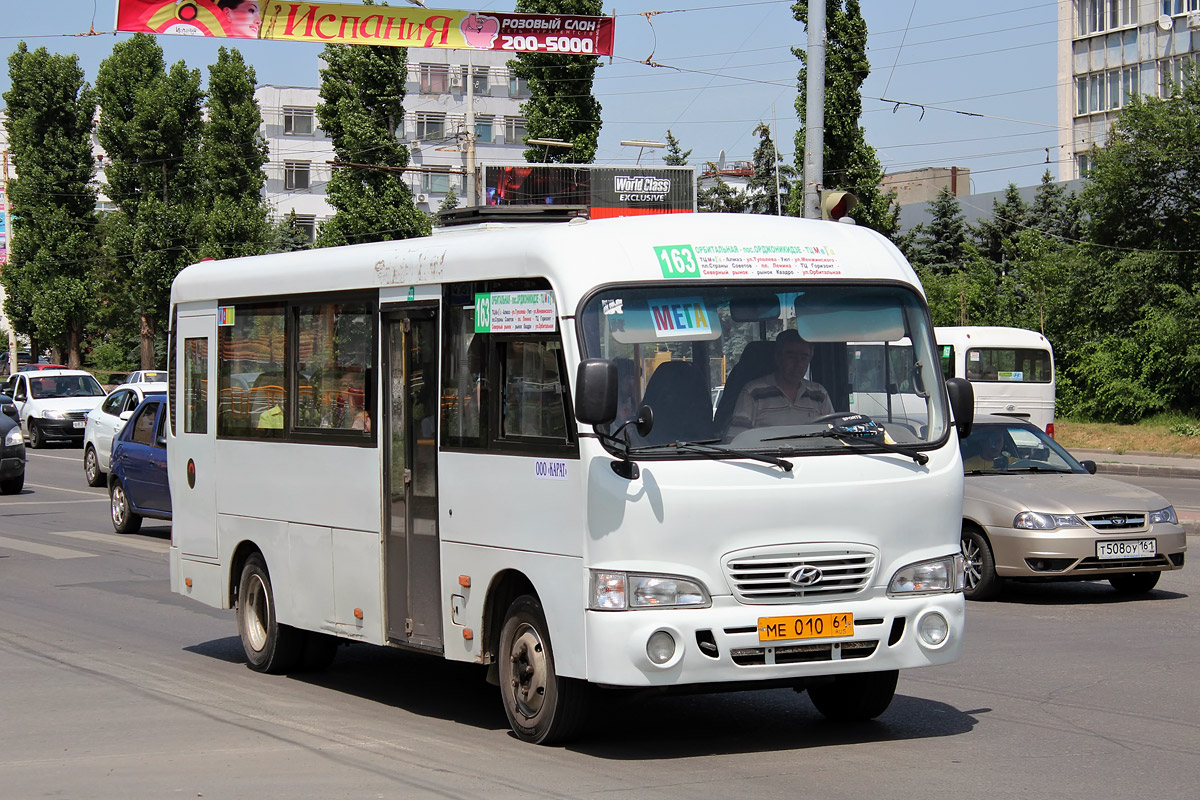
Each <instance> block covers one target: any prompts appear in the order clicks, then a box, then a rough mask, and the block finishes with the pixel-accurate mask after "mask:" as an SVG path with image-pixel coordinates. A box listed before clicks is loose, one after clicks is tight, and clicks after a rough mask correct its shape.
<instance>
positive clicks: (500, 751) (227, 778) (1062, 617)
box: [0, 449, 1200, 800]
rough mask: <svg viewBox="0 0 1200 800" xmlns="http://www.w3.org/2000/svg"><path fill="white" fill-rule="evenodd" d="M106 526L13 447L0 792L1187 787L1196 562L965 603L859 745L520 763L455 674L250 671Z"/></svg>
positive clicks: (718, 700)
mask: <svg viewBox="0 0 1200 800" xmlns="http://www.w3.org/2000/svg"><path fill="white" fill-rule="evenodd" d="M1139 482H1140V481H1139ZM1156 488H1157V487H1156ZM1166 488H1167V489H1168V490H1169V491H1175V487H1174V486H1167V487H1166ZM1159 490H1160V491H1161V489H1159ZM1182 491H1184V492H1185V495H1180V496H1181V497H1183V496H1187V495H1186V492H1188V491H1190V492H1193V493H1194V492H1195V487H1191V488H1190V489H1188V488H1186V487H1185V488H1184V489H1182ZM1164 493H1166V492H1164ZM1168 496H1169V497H1170V496H1171V495H1169V494H1168ZM1191 496H1194V494H1193V495H1191ZM107 511H108V509H107V497H106V495H105V493H104V491H103V490H102V489H88V488H87V486H86V484H85V483H84V480H83V472H82V465H81V463H80V451H79V450H76V449H54V450H46V451H38V452H36V453H31V454H30V464H29V472H28V477H27V482H26V491H25V492H24V493H22V494H21V495H19V496H15V497H0V713H2V715H3V716H2V719H3V724H0V796H3V797H5V798H9V797H11V798H35V797H51V796H53V797H68V798H130V797H138V798H142V797H145V798H161V797H193V798H194V797H204V798H250V797H253V798H264V799H265V798H289V800H295V799H296V798H333V797H337V798H366V797H399V798H426V797H429V798H434V797H436V798H480V797H487V798H510V797H511V798H522V800H528V798H540V797H578V798H608V797H635V798H640V797H653V798H656V799H657V798H671V799H673V798H679V800H697V798H708V797H753V798H760V797H762V798H774V797H779V798H808V797H822V798H847V799H850V798H853V799H854V800H859V799H861V798H867V797H880V798H900V797H926V798H928V797H934V798H942V797H945V798H950V797H955V798H962V797H974V796H983V797H987V798H1023V799H1027V798H1044V797H1046V798H1050V797H1052V798H1081V799H1082V798H1087V800H1095V798H1127V797H1154V798H1156V799H1158V800H1166V799H1169V798H1189V800H1190V798H1193V797H1195V795H1196V786H1197V785H1198V784H1200V714H1197V709H1200V681H1198V680H1197V664H1200V636H1197V632H1198V631H1197V626H1198V623H1197V619H1200V605H1198V603H1197V599H1196V598H1197V597H1200V573H1198V572H1197V569H1196V568H1195V566H1194V565H1192V566H1189V568H1187V569H1184V570H1182V571H1180V572H1174V573H1169V574H1167V575H1166V576H1165V577H1164V578H1163V580H1162V581H1161V583H1160V584H1159V589H1158V590H1157V591H1155V592H1154V593H1152V594H1151V595H1150V596H1149V597H1148V598H1145V599H1140V600H1125V599H1121V598H1119V597H1118V596H1117V595H1116V594H1115V593H1114V592H1112V591H1111V590H1110V589H1109V588H1108V587H1107V584H1068V585H1058V586H1054V585H1050V586H1032V585H1023V586H1021V585H1019V586H1014V587H1010V590H1009V591H1008V592H1007V594H1006V596H1005V599H1004V600H1002V601H1000V602H996V603H983V604H972V605H971V606H970V608H969V609H968V612H969V615H968V637H969V638H968V642H967V646H966V652H965V656H964V658H963V660H962V661H960V662H959V663H957V664H953V665H949V666H945V667H938V668H933V669H927V670H918V671H909V672H905V673H902V674H901V678H900V685H899V689H898V693H897V697H896V700H895V702H894V703H893V705H892V707H891V708H890V709H889V710H888V711H887V713H885V714H884V715H883V716H882V717H881V718H880V719H879V720H878V721H876V722H874V723H870V724H867V725H862V726H850V727H841V726H836V725H832V724H829V723H827V722H825V721H823V720H822V718H821V717H820V716H819V715H818V714H817V713H816V711H815V710H814V709H813V708H812V706H811V704H810V703H809V702H808V700H807V698H805V697H804V696H803V695H796V694H794V693H792V692H790V691H787V690H775V691H769V692H753V693H746V692H744V693H736V694H725V695H709V696H698V697H674V698H650V699H647V698H636V697H623V696H617V697H611V696H606V699H607V702H605V703H603V704H602V705H601V706H600V707H599V708H598V709H597V711H596V712H595V714H594V716H593V720H592V729H591V733H590V735H589V736H588V737H587V738H586V739H584V740H583V741H581V742H578V743H576V744H574V745H571V746H569V747H565V748H541V747H535V746H530V745H526V744H523V743H521V742H518V741H517V740H515V739H514V738H513V737H512V736H511V735H510V733H509V732H508V726H507V724H506V721H505V718H504V713H503V711H502V709H501V707H500V704H499V697H498V692H497V690H496V689H494V688H493V687H491V686H490V685H488V684H486V683H485V682H484V681H483V677H482V674H481V672H480V671H479V669H478V668H475V667H470V666H464V665H458V664H450V663H444V662H441V661H439V660H436V659H433V658H429V657H423V656H416V655H411V654H407V653H403V652H400V651H393V650H387V649H382V648H372V647H367V646H355V647H350V648H345V649H343V651H342V652H341V654H340V655H339V657H338V661H337V662H336V663H335V664H334V665H333V666H332V667H331V668H330V669H329V670H328V671H326V672H324V673H321V674H318V675H310V676H306V677H304V678H299V677H296V678H293V677H274V676H263V675H259V674H257V673H254V672H251V671H250V670H248V669H247V668H246V667H245V665H244V664H243V662H242V655H241V650H240V646H239V644H238V640H237V631H236V625H235V621H234V618H233V615H232V614H231V613H229V612H220V611H216V610H213V609H209V608H206V607H204V606H200V605H198V604H196V603H194V602H190V601H186V600H184V599H183V598H180V597H177V596H175V595H172V594H171V593H170V592H169V589H168V584H167V560H166V548H167V544H168V540H169V536H170V528H169V526H166V525H162V524H158V523H154V522H153V521H147V524H146V526H145V527H144V528H143V529H142V532H141V533H139V534H138V535H136V536H128V537H119V536H116V535H115V534H113V533H112V528H111V525H110V524H109V521H108V516H107Z"/></svg>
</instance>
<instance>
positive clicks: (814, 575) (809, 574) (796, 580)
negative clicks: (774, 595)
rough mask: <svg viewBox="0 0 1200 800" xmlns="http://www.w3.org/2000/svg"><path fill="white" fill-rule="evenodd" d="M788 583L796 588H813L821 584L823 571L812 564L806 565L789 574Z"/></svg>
mask: <svg viewBox="0 0 1200 800" xmlns="http://www.w3.org/2000/svg"><path fill="white" fill-rule="evenodd" d="M788 581H790V582H791V583H793V584H795V585H796V586H813V585H814V584H817V583H820V582H821V570H819V569H817V568H816V567H814V566H813V565H812V564H804V565H803V566H799V567H796V568H795V569H794V570H792V571H791V572H789V573H788Z"/></svg>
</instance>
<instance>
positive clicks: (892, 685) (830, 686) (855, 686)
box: [808, 669, 900, 722]
mask: <svg viewBox="0 0 1200 800" xmlns="http://www.w3.org/2000/svg"><path fill="white" fill-rule="evenodd" d="M899 676H900V670H897V669H893V670H888V671H887V672H859V673H855V674H851V675H838V676H836V677H834V679H833V680H832V681H831V682H829V683H818V684H814V685H812V686H809V687H808V697H809V699H810V700H812V703H813V705H814V706H816V707H817V711H820V712H821V714H822V716H824V717H825V718H826V719H829V720H831V721H833V722H865V721H866V720H869V719H875V718H876V717H878V716H879V715H880V714H882V713H883V712H884V711H887V708H888V706H890V705H891V704H892V698H893V697H894V696H895V695H896V680H897V678H898V677H899Z"/></svg>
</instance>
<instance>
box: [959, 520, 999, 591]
mask: <svg viewBox="0 0 1200 800" xmlns="http://www.w3.org/2000/svg"><path fill="white" fill-rule="evenodd" d="M959 547H960V548H961V549H962V557H963V562H964V567H965V568H966V581H965V585H964V587H963V594H964V595H966V597H967V599H968V600H988V599H991V598H993V597H995V596H996V595H997V594H999V592H1000V578H999V577H997V575H996V561H995V559H994V558H993V557H992V547H991V545H989V544H988V540H987V539H986V538H985V537H984V536H983V534H981V533H980V532H979V531H977V530H975V529H974V528H968V527H965V526H964V527H963V530H962V537H961V539H960V540H959Z"/></svg>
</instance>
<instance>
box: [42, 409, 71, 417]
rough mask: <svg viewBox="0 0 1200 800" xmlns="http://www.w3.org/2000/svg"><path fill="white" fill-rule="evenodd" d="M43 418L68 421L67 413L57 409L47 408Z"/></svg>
mask: <svg viewBox="0 0 1200 800" xmlns="http://www.w3.org/2000/svg"><path fill="white" fill-rule="evenodd" d="M42 416H43V417H45V418H46V419H66V418H67V412H65V411H59V410H58V409H56V408H47V409H46V410H45V411H43V412H42Z"/></svg>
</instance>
